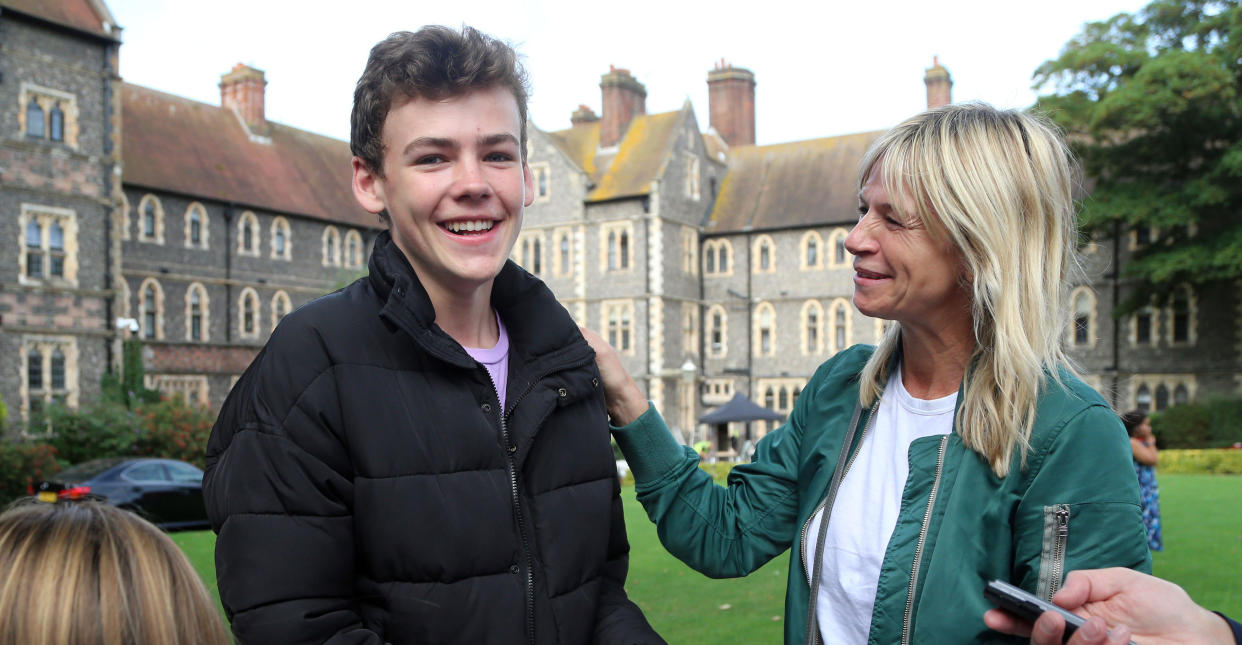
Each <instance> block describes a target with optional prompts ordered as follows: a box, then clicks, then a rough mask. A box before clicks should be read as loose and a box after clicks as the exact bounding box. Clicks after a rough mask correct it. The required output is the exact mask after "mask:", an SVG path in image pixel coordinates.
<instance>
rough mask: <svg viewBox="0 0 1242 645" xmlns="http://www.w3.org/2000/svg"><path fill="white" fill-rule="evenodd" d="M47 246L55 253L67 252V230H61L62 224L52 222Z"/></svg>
mask: <svg viewBox="0 0 1242 645" xmlns="http://www.w3.org/2000/svg"><path fill="white" fill-rule="evenodd" d="M47 246H48V248H50V249H51V250H53V251H63V250H65V229H64V228H61V226H60V222H52V225H51V227H49V228H48V236H47Z"/></svg>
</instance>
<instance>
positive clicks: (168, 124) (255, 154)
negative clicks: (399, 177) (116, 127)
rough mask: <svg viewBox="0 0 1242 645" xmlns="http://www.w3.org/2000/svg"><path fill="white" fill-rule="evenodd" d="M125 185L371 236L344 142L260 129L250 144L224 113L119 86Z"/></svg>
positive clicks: (370, 219)
mask: <svg viewBox="0 0 1242 645" xmlns="http://www.w3.org/2000/svg"><path fill="white" fill-rule="evenodd" d="M122 92H123V107H122V112H121V115H122V130H121V132H122V139H123V141H122V146H123V147H122V149H121V150H122V154H123V155H124V160H125V169H124V173H123V175H122V181H123V182H124V183H126V184H132V185H137V186H143V187H146V188H153V189H162V190H167V191H170V192H175V193H181V194H185V195H192V196H195V197H201V198H206V199H212V200H217V201H221V202H227V203H235V204H237V205H238V206H239V207H243V208H244V207H249V208H259V209H264V210H270V211H276V212H281V213H290V214H294V215H302V216H306V217H313V218H317V219H322V220H329V221H336V222H340V223H342V224H347V225H349V226H359V227H366V228H377V227H378V226H379V220H378V218H376V217H375V216H374V215H372V214H370V213H367V212H366V211H364V210H362V207H361V206H359V205H358V203H357V202H356V201H355V200H354V197H353V189H352V188H351V181H352V179H351V177H352V176H351V170H350V163H351V159H352V158H353V156H352V155H351V154H350V151H349V144H348V143H346V142H344V141H339V140H337V139H332V138H329V137H325V136H321V135H317V134H312V133H310V132H305V131H303V130H298V129H296V128H291V127H288V126H285V125H281V124H279V123H272V122H268V123H267V125H266V127H265V129H264V131H263V132H262V134H263V135H264V136H266V137H268V138H269V139H270V142H267V143H261V142H256V141H254V140H252V138H251V136H250V134H249V132H248V131H247V129H246V128H245V126H243V125H242V122H241V119H240V118H239V117H238V116H237V114H236V113H235V112H233V110H231V109H226V108H222V107H219V106H216V105H208V104H206V103H199V102H198V101H192V100H190V99H186V98H182V97H179V96H173V95H171V94H165V93H163V92H158V91H156V90H152V89H148V88H145V87H140V86H138V85H131V84H129V83H124V84H123V85H122Z"/></svg>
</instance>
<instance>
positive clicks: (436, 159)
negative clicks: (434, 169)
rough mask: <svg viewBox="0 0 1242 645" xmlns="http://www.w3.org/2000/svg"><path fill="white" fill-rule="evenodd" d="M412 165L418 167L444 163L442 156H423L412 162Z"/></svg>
mask: <svg viewBox="0 0 1242 645" xmlns="http://www.w3.org/2000/svg"><path fill="white" fill-rule="evenodd" d="M414 163H415V164H417V165H420V166H429V165H434V164H438V163H444V155H423V156H421V157H419V158H417V159H415V160H414Z"/></svg>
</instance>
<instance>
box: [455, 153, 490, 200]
mask: <svg viewBox="0 0 1242 645" xmlns="http://www.w3.org/2000/svg"><path fill="white" fill-rule="evenodd" d="M454 173H455V175H454V177H453V192H454V193H455V194H456V196H458V197H467V198H472V199H477V198H482V197H487V196H489V195H491V194H492V187H491V185H490V184H488V183H487V178H486V176H485V175H484V173H483V164H482V162H480V161H478V160H476V159H463V160H462V161H461V162H459V163H458V164H457V166H456V168H455V169H454Z"/></svg>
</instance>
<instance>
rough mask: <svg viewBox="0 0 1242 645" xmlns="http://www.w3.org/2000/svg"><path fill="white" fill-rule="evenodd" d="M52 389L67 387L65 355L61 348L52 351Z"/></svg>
mask: <svg viewBox="0 0 1242 645" xmlns="http://www.w3.org/2000/svg"><path fill="white" fill-rule="evenodd" d="M52 389H53V390H63V389H65V355H64V354H63V353H61V351H60V350H59V349H58V350H56V351H54V352H52Z"/></svg>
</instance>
